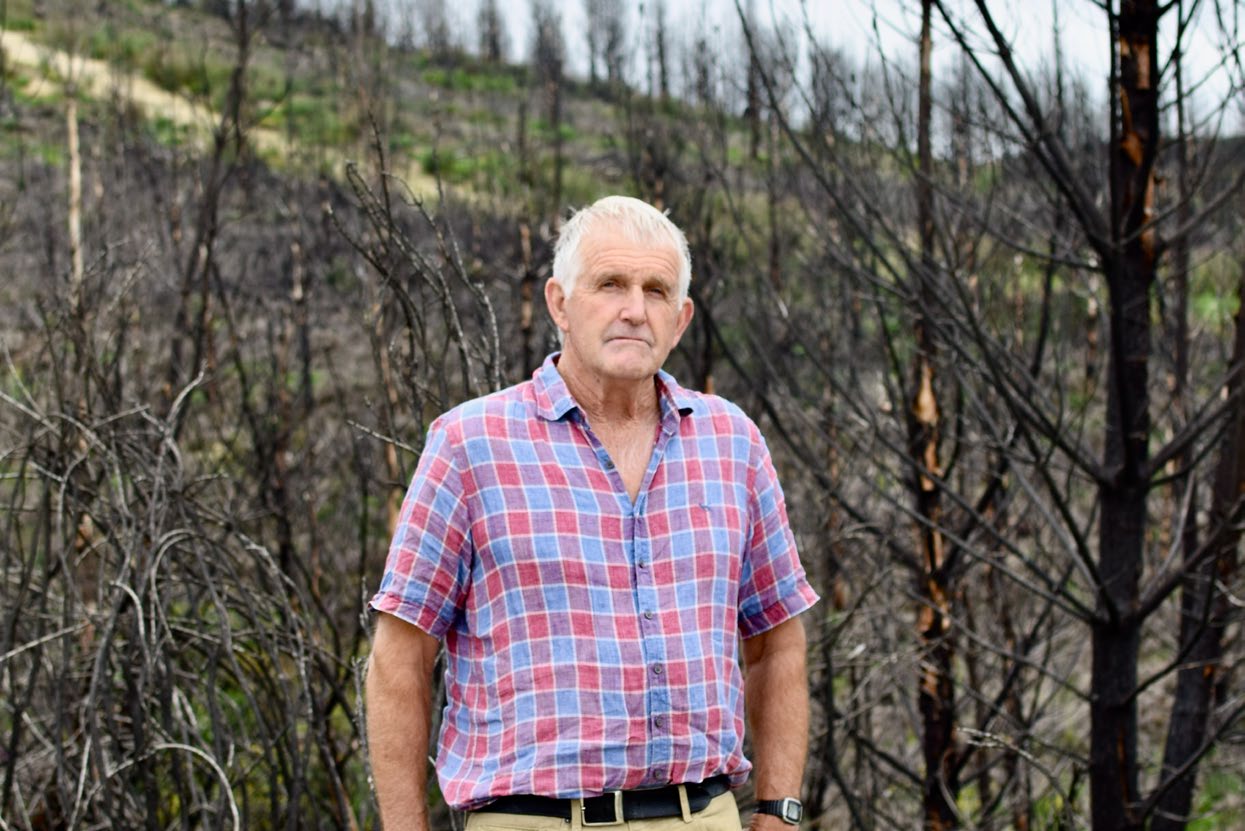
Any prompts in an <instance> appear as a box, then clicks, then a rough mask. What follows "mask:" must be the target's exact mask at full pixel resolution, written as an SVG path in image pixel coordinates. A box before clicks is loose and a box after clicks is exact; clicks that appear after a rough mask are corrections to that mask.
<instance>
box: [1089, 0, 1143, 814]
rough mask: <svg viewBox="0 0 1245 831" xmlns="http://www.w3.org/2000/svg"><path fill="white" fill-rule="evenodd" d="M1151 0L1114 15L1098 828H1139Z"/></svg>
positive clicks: (1096, 684) (1094, 789) (1095, 760)
mask: <svg viewBox="0 0 1245 831" xmlns="http://www.w3.org/2000/svg"><path fill="white" fill-rule="evenodd" d="M1160 14H1161V12H1160V10H1159V7H1158V2H1157V0H1125V2H1124V3H1123V5H1122V7H1121V10H1120V14H1119V17H1118V19H1117V27H1118V28H1117V52H1116V61H1117V64H1116V68H1115V73H1114V78H1113V85H1112V86H1113V95H1114V96H1115V97H1114V98H1113V101H1112V104H1113V110H1115V113H1116V116H1115V119H1114V121H1115V123H1114V124H1113V125H1112V134H1113V137H1114V142H1113V146H1112V148H1111V221H1112V222H1111V237H1112V256H1111V257H1110V258H1109V260H1108V262H1107V263H1106V264H1105V268H1104V272H1105V277H1106V281H1107V292H1108V298H1109V306H1110V308H1109V309H1108V314H1109V316H1110V342H1109V348H1108V366H1107V384H1108V393H1107V424H1106V442H1105V449H1104V459H1103V470H1104V477H1103V479H1102V481H1101V483H1100V486H1099V495H1100V497H1101V506H1102V508H1101V515H1100V520H1099V526H1098V530H1099V540H1098V545H1099V552H1098V569H1099V575H1100V578H1101V586H1100V594H1099V599H1098V611H1097V615H1096V617H1095V621H1094V624H1093V635H1092V641H1093V668H1092V676H1091V695H1090V761H1089V778H1090V802H1091V820H1092V826H1093V828H1094V831H1126V830H1130V829H1136V831H1140V829H1141V827H1142V819H1141V817H1139V816H1138V815H1137V810H1136V802H1137V797H1138V791H1137V778H1138V771H1137V701H1136V696H1135V693H1136V690H1137V659H1138V645H1139V641H1140V634H1141V624H1142V622H1143V618H1141V617H1139V616H1138V615H1137V606H1138V599H1139V594H1138V582H1139V578H1140V574H1141V568H1142V562H1143V556H1144V551H1145V543H1146V511H1147V505H1146V501H1147V494H1148V491H1149V481H1148V474H1147V463H1148V460H1149V445H1148V435H1149V432H1150V399H1149V391H1148V389H1147V384H1148V381H1149V363H1150V351H1151V345H1150V325H1151V324H1150V294H1151V288H1152V286H1153V284H1154V277H1155V253H1156V252H1155V240H1154V231H1153V229H1152V228H1149V227H1147V223H1148V222H1149V220H1150V216H1151V212H1152V200H1153V197H1154V175H1153V173H1154V160H1155V155H1156V153H1157V149H1158V142H1159V120H1158V116H1159V109H1158V103H1159V102H1158V94H1157V89H1156V86H1155V85H1156V83H1157V81H1158V78H1159V69H1158V52H1157V49H1158V21H1159V16H1160Z"/></svg>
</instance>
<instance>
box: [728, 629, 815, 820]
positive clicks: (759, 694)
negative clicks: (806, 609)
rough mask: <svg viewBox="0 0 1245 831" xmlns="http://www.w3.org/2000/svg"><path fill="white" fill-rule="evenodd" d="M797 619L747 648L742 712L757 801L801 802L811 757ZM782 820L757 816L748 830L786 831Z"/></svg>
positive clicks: (749, 641)
mask: <svg viewBox="0 0 1245 831" xmlns="http://www.w3.org/2000/svg"><path fill="white" fill-rule="evenodd" d="M805 646H806V641H805V635H804V623H803V621H801V619H800V618H799V617H794V618H791V619H790V620H787V621H785V622H783V623H780V624H778V625H777V626H775V627H774V628H773V629H770V630H768V631H766V632H762V633H761V634H760V635H757V636H755V637H752V638H748V639H746V640H745V641H744V642H743V657H744V709H745V711H746V713H747V717H748V726H749V730H750V732H751V735H752V755H753V762H754V768H753V771H754V776H755V778H756V795H757V799H782V798H783V797H787V796H794V797H797V798H798V797H799V796H800V786H801V784H802V783H803V780H804V760H805V757H806V756H807V755H808V720H809V719H808V675H807V671H806V669H805ZM788 827H789V826H787V825H786V824H785V823H784V822H783V821H782V820H781V819H779V818H778V817H774V816H768V815H766V814H754V815H753V817H752V823H751V824H750V825H749V828H751V829H753V831H762V829H776V830H777V831H781V829H786V828H788Z"/></svg>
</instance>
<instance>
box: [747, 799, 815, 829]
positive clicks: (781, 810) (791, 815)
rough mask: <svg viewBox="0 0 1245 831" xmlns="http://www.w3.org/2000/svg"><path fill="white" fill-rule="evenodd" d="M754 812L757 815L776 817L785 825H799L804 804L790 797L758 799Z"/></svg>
mask: <svg viewBox="0 0 1245 831" xmlns="http://www.w3.org/2000/svg"><path fill="white" fill-rule="evenodd" d="M756 811H757V813H758V814H769V815H771V816H775V817H778V818H779V819H780V820H782V821H783V822H785V823H787V825H799V824H800V819H801V818H802V817H803V816H804V803H803V802H801V801H800V800H798V799H796V798H795V797H792V796H788V797H784V798H782V799H758V800H757V808H756Z"/></svg>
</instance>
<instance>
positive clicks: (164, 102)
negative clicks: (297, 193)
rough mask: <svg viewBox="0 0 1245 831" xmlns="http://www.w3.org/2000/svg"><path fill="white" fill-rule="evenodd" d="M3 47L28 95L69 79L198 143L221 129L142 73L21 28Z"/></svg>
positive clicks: (428, 186) (420, 176)
mask: <svg viewBox="0 0 1245 831" xmlns="http://www.w3.org/2000/svg"><path fill="white" fill-rule="evenodd" d="M0 49H3V50H4V53H5V60H6V62H7V64H8V65H10V66H16V67H21V68H23V69H25V70H27V71H28V73H27V74H28V75H29V76H30V77H31V79H32V80H31V81H30V83H29V84H28V85H27V86H26V87H25V90H24V91H25V93H26V94H27V95H29V96H31V97H34V98H50V97H52V96H55V95H59V94H60V93H62V92H63V90H64V84H65V82H66V81H72V82H73V83H75V84H76V85H77V86H78V89H79V90H80V91H81V92H82V93H84V94H85V95H87V96H89V97H91V98H96V99H107V98H110V97H112V96H114V95H115V96H117V97H118V98H120V99H122V100H125V101H130V102H132V103H133V104H134V105H135V106H137V107H138V108H139V109H140V110H141V111H142V112H143V113H145V114H146V115H147V116H148V117H149V118H165V119H168V120H169V121H170V122H172V123H173V124H176V125H178V126H184V127H188V128H190V130H189V132H190V136H191V138H192V140H194V141H206V139H207V137H208V136H210V135H211V132H212V130H213V129H214V128H215V127H216V125H217V123H218V121H219V116H218V115H217V114H216V113H214V112H213V111H212V110H210V109H209V108H207V107H204V106H201V105H200V104H198V103H196V102H194V101H192V100H190V99H188V98H187V97H186V96H184V95H179V94H177V93H172V92H169V91H168V90H166V89H163V88H162V87H159V86H157V85H156V84H154V83H152V82H151V81H149V80H147V79H146V78H144V77H142V76H141V75H138V74H137V73H134V72H130V71H126V70H122V69H118V68H117V67H114V66H112V65H110V64H108V63H107V62H106V61H101V60H97V59H95V58H88V57H84V56H80V55H70V54H69V53H67V52H65V51H63V50H60V49H53V48H50V47H47V46H43V45H42V44H38V43H35V42H34V41H32V40H31V39H30V38H28V37H26V36H25V35H24V34H22V33H21V32H12V31H3V32H0ZM247 137H248V139H249V140H250V141H251V142H252V143H253V145H254V147H255V149H256V150H258V151H259V152H260V153H261V154H272V155H275V156H276V157H277V158H279V159H284V158H288V157H289V155H290V144H289V142H288V141H287V140H286V138H285V136H284V135H282V134H281V133H280V132H279V131H277V130H273V129H271V128H268V127H251V128H250V129H249V130H248V131H247ZM346 158H347V157H346V156H345V155H344V154H342V153H340V152H334V151H330V161H331V163H332V165H333V167H334V168H335V169H340V168H342V167H343V166H344V164H345V160H346ZM404 168H405V169H404V170H403V171H402V172H401V173H400V175H401V176H402V177H403V178H404V179H405V181H406V183H407V185H408V186H409V187H410V188H411V190H412V192H414V193H415V194H416V195H421V196H422V195H430V194H435V193H436V182H435V180H433V179H432V178H431V177H429V176H428V175H427V174H425V173H424V172H423V170H422V168H421V167H420V166H419V165H418V164H417V163H414V162H411V163H408V164H406V165H404Z"/></svg>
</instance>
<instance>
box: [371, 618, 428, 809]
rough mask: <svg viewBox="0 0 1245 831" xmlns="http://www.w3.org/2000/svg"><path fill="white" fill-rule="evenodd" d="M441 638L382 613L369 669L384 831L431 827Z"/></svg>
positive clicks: (373, 757)
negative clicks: (431, 743) (431, 741)
mask: <svg viewBox="0 0 1245 831" xmlns="http://www.w3.org/2000/svg"><path fill="white" fill-rule="evenodd" d="M439 648H440V642H439V641H438V640H437V639H436V638H434V637H432V636H431V635H429V634H427V633H425V632H424V631H422V630H421V629H419V628H418V627H416V626H413V625H411V624H409V623H407V622H406V621H404V620H402V619H400V618H397V617H394V616H393V615H390V614H385V613H381V615H380V616H379V619H378V620H377V622H376V635H375V637H374V638H373V640H372V655H371V658H370V660H369V661H368V671H367V687H366V696H367V738H368V749H369V755H370V757H371V760H372V775H373V777H374V778H375V781H376V797H377V800H378V801H379V803H380V816H381V822H382V824H383V826H384V828H385V831H427V829H428V800H427V784H428V734H429V732H430V731H431V729H432V673H433V669H434V667H435V666H436V662H437V651H438V650H439Z"/></svg>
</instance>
